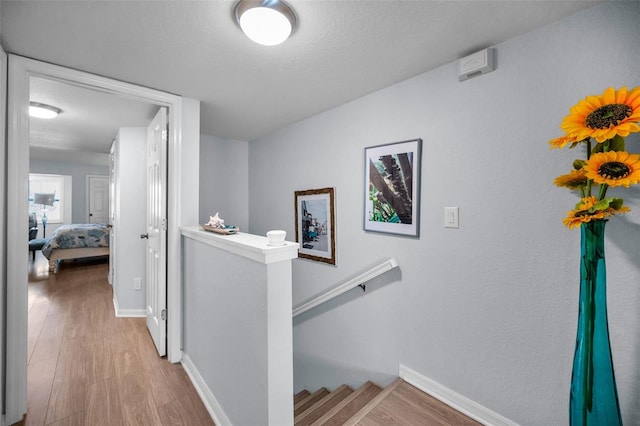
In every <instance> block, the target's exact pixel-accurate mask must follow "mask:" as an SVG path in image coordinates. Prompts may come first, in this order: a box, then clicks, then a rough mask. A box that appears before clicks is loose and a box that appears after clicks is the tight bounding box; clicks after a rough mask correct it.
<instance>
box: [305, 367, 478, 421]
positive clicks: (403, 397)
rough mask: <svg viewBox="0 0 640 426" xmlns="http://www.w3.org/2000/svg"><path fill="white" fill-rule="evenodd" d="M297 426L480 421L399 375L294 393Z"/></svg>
mask: <svg viewBox="0 0 640 426" xmlns="http://www.w3.org/2000/svg"><path fill="white" fill-rule="evenodd" d="M294 417H295V420H294V424H295V426H355V425H360V426H376V425H379V426H385V425H389V424H411V425H416V426H419V425H456V426H458V425H479V424H480V423H478V422H476V421H475V420H473V419H471V418H469V417H467V416H465V415H464V414H462V413H460V412H458V411H456V410H455V409H453V408H451V407H449V406H448V405H446V404H444V403H443V402H441V401H439V400H437V399H435V398H434V397H432V396H430V395H428V394H426V393H424V392H422V391H421V390H419V389H417V388H415V387H413V386H412V385H410V384H409V383H407V382H405V381H404V380H402V379H400V378H398V379H396V380H395V381H393V383H391V384H390V385H389V386H387V387H386V388H384V389H382V388H381V387H380V386H378V385H376V384H375V383H372V382H367V383H365V384H363V385H362V386H361V387H359V388H358V389H356V390H353V389H351V388H350V387H348V386H346V385H342V386H339V387H338V388H336V389H335V390H334V391H329V390H328V389H326V388H321V389H319V390H317V391H316V392H314V393H311V392H309V391H308V390H303V391H300V392H298V393H297V394H296V395H295V396H294Z"/></svg>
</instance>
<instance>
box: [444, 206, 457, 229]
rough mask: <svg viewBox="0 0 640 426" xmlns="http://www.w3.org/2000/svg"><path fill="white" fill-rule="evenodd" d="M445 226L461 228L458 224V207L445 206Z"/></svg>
mask: <svg viewBox="0 0 640 426" xmlns="http://www.w3.org/2000/svg"><path fill="white" fill-rule="evenodd" d="M444 227H445V228H459V227H460V226H458V207H445V208H444Z"/></svg>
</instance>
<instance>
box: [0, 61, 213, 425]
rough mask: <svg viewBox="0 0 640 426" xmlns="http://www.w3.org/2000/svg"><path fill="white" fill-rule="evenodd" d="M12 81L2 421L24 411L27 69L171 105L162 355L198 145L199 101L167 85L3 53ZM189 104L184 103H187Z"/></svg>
mask: <svg viewBox="0 0 640 426" xmlns="http://www.w3.org/2000/svg"><path fill="white" fill-rule="evenodd" d="M8 62H9V76H8V79H9V89H10V90H8V110H7V117H8V121H7V133H8V140H7V158H6V160H7V198H6V206H7V224H8V226H7V265H11V267H10V268H7V283H10V285H8V286H7V294H6V304H7V317H6V318H7V322H6V330H7V337H6V339H7V349H6V350H7V358H6V372H7V374H6V377H5V380H6V388H7V389H10V390H11V391H10V392H7V394H6V396H5V410H6V413H5V415H6V422H7V423H9V424H13V423H15V422H17V421H19V420H20V419H21V418H22V416H23V414H24V413H26V411H27V275H28V271H27V265H28V257H27V256H28V251H27V250H22V249H21V248H22V247H24V232H23V230H24V229H26V228H27V221H28V215H27V204H28V200H27V197H26V196H25V194H27V183H28V176H29V143H28V141H29V118H28V115H27V111H28V108H27V106H28V105H29V80H30V78H31V77H32V76H37V77H41V78H45V79H50V80H54V81H59V82H63V83H68V84H71V85H74V86H79V87H84V88H88V89H93V90H98V91H101V92H104V93H109V94H113V95H118V96H125V97H127V98H129V99H132V100H136V101H140V102H146V103H150V104H153V105H157V106H165V107H168V108H169V126H170V131H169V146H168V149H169V158H168V167H169V176H170V181H169V188H168V206H167V208H168V223H169V225H168V230H167V252H168V253H167V254H168V258H169V259H172V261H171V262H169V264H168V265H167V298H168V299H167V309H168V323H167V358H168V360H169V361H170V362H179V361H180V358H181V356H182V348H181V343H182V335H181V332H182V299H181V296H182V292H181V288H182V287H181V274H182V263H181V260H182V259H181V256H180V242H181V237H180V229H179V227H180V226H181V225H183V224H186V223H190V224H192V223H197V214H198V194H199V190H198V185H199V182H198V179H197V176H198V153H199V146H200V145H199V144H200V135H199V123H200V103H199V101H197V100H195V99H188V98H182V97H180V96H178V95H173V94H170V93H166V92H161V91H158V90H154V89H150V88H147V87H141V86H136V85H133V84H129V83H125V82H122V81H118V80H113V79H110V78H107V77H102V76H98V75H94V74H89V73H86V72H83V71H78V70H74V69H71V68H65V67H61V66H58V65H53V64H48V63H45V62H41V61H37V60H34V59H28V58H24V57H20V56H17V55H8ZM185 106H186V107H187V108H186V109H187V111H185V110H184V107H185Z"/></svg>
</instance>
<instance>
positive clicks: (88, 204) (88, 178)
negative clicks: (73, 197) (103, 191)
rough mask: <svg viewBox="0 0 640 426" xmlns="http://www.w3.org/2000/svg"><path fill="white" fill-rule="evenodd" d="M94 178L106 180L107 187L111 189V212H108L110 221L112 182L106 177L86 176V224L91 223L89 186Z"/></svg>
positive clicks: (109, 199)
mask: <svg viewBox="0 0 640 426" xmlns="http://www.w3.org/2000/svg"><path fill="white" fill-rule="evenodd" d="M92 178H104V179H106V180H107V186H108V187H109V197H107V198H108V201H109V212H107V219H108V220H110V219H111V218H110V213H111V180H110V178H109V176H105V175H86V176H85V178H84V182H85V188H86V189H85V195H84V196H85V212H84V215H85V220H86V222H85V223H91V218H90V217H89V213H91V197H90V195H91V188H90V185H89V181H90V180H91V179H92Z"/></svg>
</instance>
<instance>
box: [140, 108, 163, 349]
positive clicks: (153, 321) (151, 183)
mask: <svg viewBox="0 0 640 426" xmlns="http://www.w3.org/2000/svg"><path fill="white" fill-rule="evenodd" d="M147 182H148V183H147V233H146V234H144V235H142V236H141V237H146V238H147V327H148V328H149V332H150V333H151V337H152V338H153V342H154V343H155V345H156V348H157V350H158V353H159V354H160V356H164V355H166V352H167V326H166V323H167V321H166V319H167V316H166V315H167V260H166V253H167V109H166V108H160V111H158V113H157V114H156V116H155V118H154V119H153V121H152V122H151V124H149V127H147Z"/></svg>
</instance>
